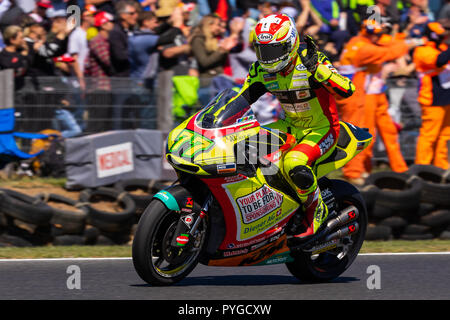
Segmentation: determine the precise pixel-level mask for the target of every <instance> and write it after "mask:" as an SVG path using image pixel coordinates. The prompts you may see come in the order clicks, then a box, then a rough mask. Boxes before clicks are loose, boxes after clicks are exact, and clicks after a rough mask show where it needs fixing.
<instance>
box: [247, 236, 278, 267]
mask: <svg viewBox="0 0 450 320" xmlns="http://www.w3.org/2000/svg"><path fill="white" fill-rule="evenodd" d="M283 246H284V239H283V240H280V241H277V242H274V243H273V244H271V245H268V246H265V247H264V248H261V249H259V250H258V251H256V252H255V253H254V254H253V255H251V256H250V257H246V258H245V259H244V260H242V261H241V262H240V263H239V265H240V266H243V265H247V264H254V263H256V262H258V261H261V260H263V259H266V258H269V257H270V256H272V255H273V254H274V253H276V252H277V251H279V250H280V249H282V248H283Z"/></svg>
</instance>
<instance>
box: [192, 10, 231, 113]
mask: <svg viewBox="0 0 450 320" xmlns="http://www.w3.org/2000/svg"><path fill="white" fill-rule="evenodd" d="M220 24H221V20H220V18H219V17H217V16H215V15H208V16H204V17H203V18H202V20H201V21H200V24H199V25H198V26H197V27H196V28H195V30H194V31H193V33H192V40H191V42H190V44H191V48H192V52H193V55H194V57H195V59H196V61H197V63H198V70H199V76H200V90H199V100H200V102H201V103H202V105H206V104H207V103H208V102H209V101H210V100H211V98H212V96H211V89H210V86H211V83H212V79H213V78H214V77H216V76H217V75H220V74H223V69H224V65H225V63H226V59H227V57H228V53H229V52H230V50H231V49H232V48H234V47H235V46H236V45H237V43H238V39H237V36H236V35H233V36H230V37H228V38H225V39H223V40H222V41H219V40H218V37H221V36H222V28H221V25H220Z"/></svg>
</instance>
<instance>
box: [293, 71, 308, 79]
mask: <svg viewBox="0 0 450 320" xmlns="http://www.w3.org/2000/svg"><path fill="white" fill-rule="evenodd" d="M307 78H308V74H307V73H305V72H302V73H296V74H294V75H293V76H292V79H307Z"/></svg>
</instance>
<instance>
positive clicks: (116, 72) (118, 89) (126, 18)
mask: <svg viewBox="0 0 450 320" xmlns="http://www.w3.org/2000/svg"><path fill="white" fill-rule="evenodd" d="M116 17H117V21H116V23H115V25H114V29H113V30H112V31H111V33H110V34H109V39H108V41H109V47H110V52H111V64H112V71H113V73H112V76H113V77H116V78H124V80H125V81H126V79H125V78H128V77H129V76H130V61H129V59H128V37H129V36H131V35H132V34H133V30H134V28H135V25H136V23H137V18H138V10H137V6H136V2H134V1H130V0H121V1H119V2H117V4H116ZM120 80H121V79H114V81H113V92H114V94H113V110H112V117H113V129H114V130H120V129H121V128H122V122H121V119H122V116H123V114H122V112H123V105H124V104H125V103H126V101H127V99H129V98H130V94H129V92H124V91H123V89H122V83H121V81H120ZM125 81H124V85H126V82H125Z"/></svg>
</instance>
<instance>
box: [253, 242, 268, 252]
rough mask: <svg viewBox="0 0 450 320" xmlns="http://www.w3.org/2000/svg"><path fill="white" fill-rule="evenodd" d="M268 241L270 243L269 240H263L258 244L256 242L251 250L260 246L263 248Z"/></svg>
mask: <svg viewBox="0 0 450 320" xmlns="http://www.w3.org/2000/svg"><path fill="white" fill-rule="evenodd" d="M267 243H269V241H268V240H265V241H262V242H260V243H258V244H255V245H253V246H251V247H250V250H251V251H253V250H256V249H258V248H261V247H262V246H264V245H266V244H267Z"/></svg>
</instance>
